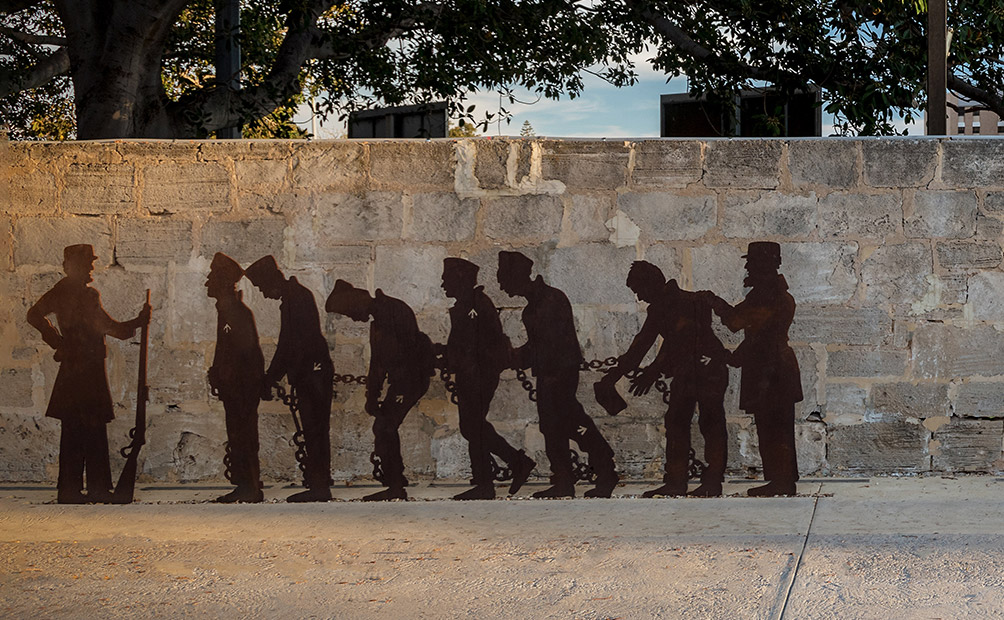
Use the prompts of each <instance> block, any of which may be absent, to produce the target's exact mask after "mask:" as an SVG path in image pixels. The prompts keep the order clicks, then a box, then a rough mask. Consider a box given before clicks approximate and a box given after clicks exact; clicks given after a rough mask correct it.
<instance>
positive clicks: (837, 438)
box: [826, 419, 930, 472]
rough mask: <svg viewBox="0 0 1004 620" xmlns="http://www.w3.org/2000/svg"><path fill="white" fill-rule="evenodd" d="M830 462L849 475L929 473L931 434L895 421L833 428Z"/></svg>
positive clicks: (829, 433)
mask: <svg viewBox="0 0 1004 620" xmlns="http://www.w3.org/2000/svg"><path fill="white" fill-rule="evenodd" d="M826 432H827V461H828V462H829V464H830V466H831V467H833V468H836V469H841V470H849V471H879V472H888V471H898V472H902V471H926V470H928V469H929V460H930V459H929V456H928V454H927V439H928V431H927V429H925V428H924V427H923V426H921V425H920V424H919V423H917V424H915V423H911V422H906V421H902V420H897V419H892V420H888V421H882V422H864V423H861V424H852V425H848V426H843V425H831V426H828V427H827V429H826Z"/></svg>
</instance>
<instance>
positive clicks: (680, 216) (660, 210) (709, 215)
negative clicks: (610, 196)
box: [617, 192, 718, 241]
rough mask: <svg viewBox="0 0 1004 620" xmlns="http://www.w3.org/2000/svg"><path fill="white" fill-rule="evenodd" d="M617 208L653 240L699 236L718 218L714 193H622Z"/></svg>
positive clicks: (644, 236) (683, 238) (647, 237)
mask: <svg viewBox="0 0 1004 620" xmlns="http://www.w3.org/2000/svg"><path fill="white" fill-rule="evenodd" d="M617 208H618V209H620V210H621V211H623V212H624V213H625V214H626V215H627V216H628V217H629V218H630V219H631V221H632V222H634V223H635V224H636V225H638V227H639V228H641V231H642V238H643V239H649V240H653V241H676V240H693V239H700V238H701V237H703V236H704V235H705V234H707V233H708V232H709V231H710V230H711V229H713V228H714V227H715V225H716V224H717V221H718V213H717V200H716V199H715V197H714V196H678V195H676V194H670V193H666V192H650V193H642V194H619V195H618V196H617Z"/></svg>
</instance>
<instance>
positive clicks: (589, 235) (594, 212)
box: [562, 194, 615, 242]
mask: <svg viewBox="0 0 1004 620" xmlns="http://www.w3.org/2000/svg"><path fill="white" fill-rule="evenodd" d="M614 211H615V204H614V197H613V195H607V194H572V195H571V196H570V203H569V204H568V206H567V208H566V210H565V215H566V218H565V230H564V234H563V235H562V238H566V237H568V238H570V240H572V241H574V242H583V241H605V240H607V239H608V238H609V237H610V231H609V230H607V227H606V225H605V224H604V222H606V221H607V220H608V219H610V217H611V215H613V212H614Z"/></svg>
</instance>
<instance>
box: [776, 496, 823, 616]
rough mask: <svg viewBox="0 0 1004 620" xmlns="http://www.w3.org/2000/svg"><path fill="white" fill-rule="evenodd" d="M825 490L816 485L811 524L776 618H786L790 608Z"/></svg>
mask: <svg viewBox="0 0 1004 620" xmlns="http://www.w3.org/2000/svg"><path fill="white" fill-rule="evenodd" d="M822 490H823V484H822V483H819V486H818V487H816V492H815V493H813V497H812V513H811V514H810V515H809V525H808V526H807V527H806V528H805V538H804V539H803V540H802V548H801V549H800V550H799V552H798V559H797V560H796V561H795V568H794V570H792V571H791V577H790V578H789V579H788V585H787V587H786V588H785V591H784V600H783V601H782V602H781V608H780V610H779V611H778V614H777V616H775V618H776V620H784V612H785V610H786V609H787V608H788V600H789V599H790V598H791V591H792V589H794V587H795V580H796V579H798V569H799V568H800V567H801V566H802V558H803V557H805V549H806V547H808V546H809V534H811V533H812V522H813V521H814V520H815V519H816V507H817V506H818V505H819V497H820V492H821V491H822Z"/></svg>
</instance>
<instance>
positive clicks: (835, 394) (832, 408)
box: [826, 383, 868, 421]
mask: <svg viewBox="0 0 1004 620" xmlns="http://www.w3.org/2000/svg"><path fill="white" fill-rule="evenodd" d="M867 409H868V388H866V387H862V386H860V385H858V384H856V383H827V384H826V418H827V421H830V420H832V419H833V418H834V417H836V416H847V415H851V416H863V415H864V414H865V412H866V411H867Z"/></svg>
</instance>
